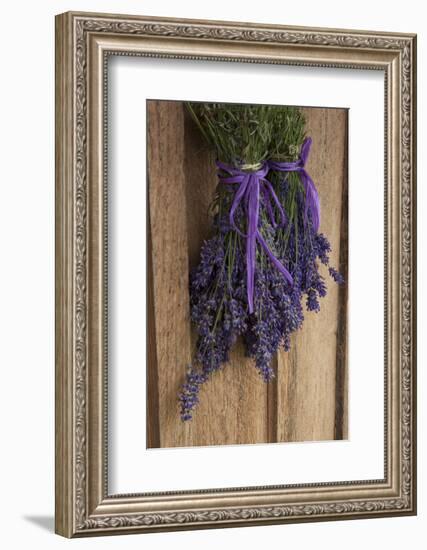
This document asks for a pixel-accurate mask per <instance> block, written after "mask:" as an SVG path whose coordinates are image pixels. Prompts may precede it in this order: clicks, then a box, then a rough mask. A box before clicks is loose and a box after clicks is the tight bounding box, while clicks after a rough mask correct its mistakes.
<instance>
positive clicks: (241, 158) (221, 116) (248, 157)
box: [187, 103, 305, 170]
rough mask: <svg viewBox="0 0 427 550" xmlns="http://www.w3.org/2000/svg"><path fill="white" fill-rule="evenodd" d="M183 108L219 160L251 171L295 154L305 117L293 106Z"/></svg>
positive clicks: (195, 105) (200, 105)
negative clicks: (263, 164) (267, 162)
mask: <svg viewBox="0 0 427 550" xmlns="http://www.w3.org/2000/svg"><path fill="white" fill-rule="evenodd" d="M187 108H188V110H189V112H190V113H191V115H192V117H193V119H194V120H195V122H196V124H197V125H198V127H199V129H200V131H201V132H202V134H203V135H204V137H205V139H206V141H207V142H208V143H209V144H210V145H211V146H212V147H213V148H214V149H215V150H216V154H217V158H218V160H220V161H222V162H225V163H227V164H231V165H233V166H245V167H246V168H247V169H248V170H250V169H253V170H255V169H257V168H258V167H259V164H260V163H262V162H263V161H265V160H269V159H272V160H278V161H284V160H294V159H296V158H297V157H298V154H299V150H300V146H301V144H302V142H303V140H304V125H305V120H304V116H303V114H302V113H301V111H300V110H299V109H298V108H297V107H284V106H276V105H246V104H240V103H239V104H237V103H236V104H234V103H187Z"/></svg>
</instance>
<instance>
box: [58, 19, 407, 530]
mask: <svg viewBox="0 0 427 550" xmlns="http://www.w3.org/2000/svg"><path fill="white" fill-rule="evenodd" d="M108 55H140V56H151V57H161V56H166V57H171V58H178V57H180V58H187V59H201V60H206V62H209V60H210V61H213V60H214V61H215V60H226V61H243V62H248V63H284V64H298V65H302V66H318V67H347V68H349V69H357V68H368V69H373V70H382V71H384V73H385V83H386V84H385V122H386V140H385V163H386V197H387V200H386V202H387V207H386V211H385V217H386V266H385V267H386V273H387V285H386V288H387V290H386V293H387V295H386V303H387V308H386V311H385V317H386V335H387V338H386V352H387V353H386V356H387V361H386V369H385V380H386V411H385V412H386V425H385V434H386V438H385V440H386V445H385V477H384V479H380V480H366V481H363V482H355V481H348V482H344V483H322V484H303V485H298V486H281V487H258V488H257V487H244V488H240V489H233V490H225V489H224V490H213V491H210V490H200V491H193V492H189V491H186V492H170V493H154V494H153V493H151V494H132V495H109V494H108V490H107V480H106V467H107V454H106V435H107V434H106V407H107V405H106V392H105V384H106V372H105V354H106V349H105V342H104V333H105V315H104V313H105V312H104V303H105V287H104V284H103V273H104V272H103V269H104V267H103V266H104V262H105V259H106V253H105V250H104V241H105V234H104V232H105V227H104V219H105V218H104V211H103V208H104V204H105V201H104V193H105V187H104V183H105V177H106V174H105V154H106V136H105V124H104V123H105V117H106V108H105V101H106V85H105V82H106V58H107V56H108ZM415 110H416V37H415V36H414V35H409V34H400V33H399V34H398V33H376V32H365V31H345V30H331V29H307V28H299V27H282V26H269V25H256V24H247V23H227V22H216V21H193V20H177V19H163V18H149V17H136V16H123V15H104V14H89V13H65V14H62V15H59V16H57V18H56V121H57V122H56V236H57V238H56V510H55V516H56V532H57V533H59V534H61V535H63V536H66V537H77V536H88V535H101V534H102V535H105V534H117V533H129V532H147V531H162V530H176V529H198V528H206V527H226V526H239V525H245V526H248V525H259V524H268V523H287V522H297V521H314V520H331V519H348V518H359V517H365V518H367V517H380V516H393V515H413V514H415V513H416V461H415V459H416V423H415V411H416V402H415V398H416V391H415V390H416V386H415V382H416V380H415V375H416V372H415V366H416V332H415V329H416V326H415V315H416V294H415V293H416V272H415V269H416V259H415V251H416V233H415V231H416V230H415V227H416V216H415V206H416V196H415V193H416V188H415V172H416V158H415V154H416V142H415V138H416V136H415V112H416V111H415Z"/></svg>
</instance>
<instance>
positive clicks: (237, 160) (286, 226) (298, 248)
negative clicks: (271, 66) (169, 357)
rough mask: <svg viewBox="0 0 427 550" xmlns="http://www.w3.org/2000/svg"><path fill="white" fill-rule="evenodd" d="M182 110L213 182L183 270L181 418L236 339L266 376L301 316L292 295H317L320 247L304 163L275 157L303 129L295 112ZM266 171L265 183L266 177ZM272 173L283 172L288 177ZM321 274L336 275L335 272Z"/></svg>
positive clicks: (215, 107)
mask: <svg viewBox="0 0 427 550" xmlns="http://www.w3.org/2000/svg"><path fill="white" fill-rule="evenodd" d="M188 107H189V110H190V112H191V113H192V115H193V118H194V120H195V121H196V123H197V124H198V126H199V128H200V130H201V132H202V133H203V134H204V136H205V138H206V140H207V141H208V142H209V143H210V144H211V145H213V146H214V147H215V149H216V152H217V158H218V162H217V167H218V176H219V185H218V189H217V194H216V197H215V200H214V205H213V210H214V212H215V216H214V223H213V226H214V235H213V236H212V237H211V239H209V240H208V241H206V242H205V243H204V244H203V246H202V249H201V254H200V262H199V264H198V266H197V267H196V268H195V269H194V270H193V271H192V273H191V274H190V307H191V319H192V321H193V323H194V325H195V328H196V330H197V334H198V339H197V344H196V352H195V356H194V361H193V364H192V365H190V366H189V368H188V372H187V376H186V381H185V383H184V384H183V386H182V388H181V391H180V393H179V400H180V404H181V418H182V419H183V420H189V419H191V418H192V414H193V409H194V408H195V406H196V405H197V403H198V401H199V391H200V388H201V386H202V385H203V384H204V383H205V382H206V381H207V380H208V379H209V376H210V375H211V374H212V373H213V372H215V371H217V370H218V369H220V368H221V367H222V366H223V365H224V364H225V363H226V362H227V361H228V360H229V355H230V350H231V349H232V347H233V345H234V343H235V342H236V340H237V338H238V337H239V336H242V337H243V341H244V343H245V348H246V353H247V355H248V356H249V357H251V358H253V360H254V364H255V367H256V368H257V370H258V371H259V372H260V374H261V376H262V378H263V379H264V380H265V381H266V382H268V381H270V380H271V378H273V376H274V371H273V369H272V367H271V360H272V357H273V356H274V354H275V353H276V352H277V350H278V347H279V346H280V345H281V344H283V345H284V347H285V349H286V350H288V349H289V346H290V335H291V334H292V332H294V331H296V330H298V329H299V328H300V327H301V325H302V323H303V319H304V317H303V309H302V305H301V301H302V295H303V294H306V296H307V299H306V302H307V307H308V309H310V310H314V311H317V310H318V301H317V297H318V296H324V295H325V294H326V287H325V285H324V282H323V279H322V278H321V276H320V275H319V273H318V269H317V258H320V260H321V261H322V262H323V263H328V257H327V253H328V252H329V250H330V246H329V243H328V242H327V240H326V239H325V238H324V237H323V236H322V235H318V234H317V229H318V219H317V220H316V211H315V209H314V207H313V204H314V203H315V201H316V195H315V193H317V192H316V190H315V188H314V184H313V182H311V179H310V178H309V176H308V175H307V174H306V173H305V171H304V173H303V174H302V175H301V173H302V171H303V164H304V162H303V161H301V159H298V160H297V161H294V164H295V163H296V164H295V165H294V164H292V162H289V161H288V162H287V163H284V162H280V159H283V158H285V157H286V156H289V155H290V154H292V153H293V154H294V153H295V151H294V150H295V148H296V147H298V146H299V145H300V143H299V142H300V141H302V138H303V136H304V119H303V117H302V115H301V113H300V111H299V110H298V109H295V108H289V107H271V106H255V105H247V106H246V105H224V104H190V105H188ZM303 146H304V144H303ZM301 163H302V170H301V169H300V168H301V167H300V166H299V165H300V164H301ZM272 168H273V170H274V171H273V172H272V174H273V179H272V181H273V185H272V183H270V181H269V179H267V174H268V173H269V172H270V170H271V169H272ZM282 172H289V174H288V178H286V177H285V178H284V177H283V174H282ZM298 174H299V176H300V178H299V177H298ZM304 184H305V186H304ZM310 192H311V193H312V194H311V195H310ZM310 200H311V202H310ZM309 203H310V204H311V205H312V208H311V209H310V208H307V205H308V204H309ZM303 212H304V215H302V213H303ZM330 269H331V270H332V268H330ZM331 275H332V276H333V278H335V279H336V280H337V281H339V278H340V275H339V274H338V273H337V272H336V271H334V270H332V271H331Z"/></svg>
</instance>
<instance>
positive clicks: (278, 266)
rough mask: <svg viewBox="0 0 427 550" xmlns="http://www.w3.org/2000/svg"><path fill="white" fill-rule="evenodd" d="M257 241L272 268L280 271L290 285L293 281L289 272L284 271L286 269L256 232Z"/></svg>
mask: <svg viewBox="0 0 427 550" xmlns="http://www.w3.org/2000/svg"><path fill="white" fill-rule="evenodd" d="M257 239H258V241H259V243H260V244H261V246H262V247H263V249H264V250H265V253H266V254H267V256H268V257H269V258H270V261H271V263H272V264H273V265H274V267H275V268H276V269H277V270H278V271H280V273H281V274H282V275H283V277H284V279H285V280H286V281H287V282H288V283H289V284H290V285H292V284H293V282H294V280H293V278H292V275H291V274H290V273H289V271H288V270H287V269H286V267H285V266H284V265H283V264H282V263H281V262H280V261H279V260H278V259H277V258H276V256H275V255H274V254H273V253H272V252H271V250H270V249H269V248H268V245H267V243H266V242H265V240H264V237H263V236H262V235H261V233H260V232H259V231H258V232H257Z"/></svg>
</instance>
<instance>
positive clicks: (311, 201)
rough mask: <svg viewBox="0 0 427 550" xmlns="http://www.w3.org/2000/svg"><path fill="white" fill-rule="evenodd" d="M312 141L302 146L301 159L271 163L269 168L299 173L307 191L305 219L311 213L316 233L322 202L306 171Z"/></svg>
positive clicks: (308, 140)
mask: <svg viewBox="0 0 427 550" xmlns="http://www.w3.org/2000/svg"><path fill="white" fill-rule="evenodd" d="M311 143H312V139H311V138H306V139H305V140H304V142H303V144H302V146H301V152H300V156H299V159H298V160H297V161H295V162H274V161H269V162H268V166H269V167H270V169H271V170H276V171H278V172H299V175H300V178H301V182H302V184H303V186H304V189H305V209H304V217H305V220H306V221H307V214H308V211H310V214H311V221H312V223H313V228H314V230H315V231H318V230H319V226H320V201H319V194H318V193H317V189H316V186H315V185H314V182H313V180H312V179H311V177H310V176H309V175H308V173H307V172H306V170H305V163H306V162H307V158H308V154H309V153H310V147H311Z"/></svg>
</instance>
